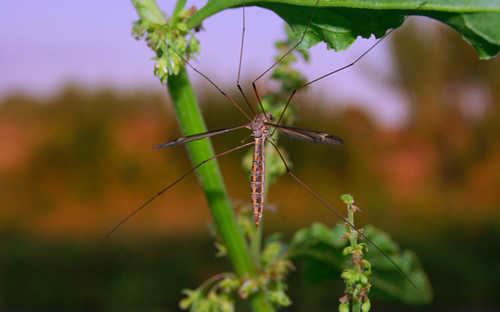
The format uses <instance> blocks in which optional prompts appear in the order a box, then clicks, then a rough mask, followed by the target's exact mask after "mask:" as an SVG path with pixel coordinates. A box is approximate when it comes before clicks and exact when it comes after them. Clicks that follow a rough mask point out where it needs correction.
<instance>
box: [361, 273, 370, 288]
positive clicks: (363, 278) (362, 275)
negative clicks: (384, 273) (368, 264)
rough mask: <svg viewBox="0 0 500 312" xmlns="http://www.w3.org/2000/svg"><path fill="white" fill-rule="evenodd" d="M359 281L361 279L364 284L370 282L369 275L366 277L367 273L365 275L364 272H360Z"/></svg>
mask: <svg viewBox="0 0 500 312" xmlns="http://www.w3.org/2000/svg"><path fill="white" fill-rule="evenodd" d="M359 281H360V282H361V284H363V285H366V284H368V278H367V277H366V275H364V274H363V273H361V274H360V278H359Z"/></svg>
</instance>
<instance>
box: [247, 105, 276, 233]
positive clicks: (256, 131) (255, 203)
mask: <svg viewBox="0 0 500 312" xmlns="http://www.w3.org/2000/svg"><path fill="white" fill-rule="evenodd" d="M266 119H270V120H272V115H271V114H268V116H266V115H265V114H259V115H257V116H256V117H255V119H254V120H253V121H252V122H251V123H250V124H249V128H250V129H251V130H252V131H253V133H252V135H253V137H254V145H255V148H254V152H253V158H252V171H251V175H250V192H251V194H250V196H251V198H252V208H253V218H254V222H255V226H259V222H260V219H261V218H262V209H263V206H264V183H265V177H266V175H265V172H264V170H265V167H266V162H265V158H264V145H265V143H266V139H267V138H268V137H269V136H270V135H271V132H270V131H269V126H268V125H266V124H265V121H266Z"/></svg>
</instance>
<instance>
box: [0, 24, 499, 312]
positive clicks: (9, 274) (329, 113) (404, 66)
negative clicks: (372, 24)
mask: <svg viewBox="0 0 500 312" xmlns="http://www.w3.org/2000/svg"><path fill="white" fill-rule="evenodd" d="M392 44H393V49H394V55H395V63H396V70H397V74H396V75H394V76H392V77H397V79H394V80H388V81H385V83H389V84H393V85H396V86H397V87H399V88H401V90H403V92H404V93H405V94H407V95H408V99H409V107H408V110H409V113H408V119H407V120H406V122H405V123H404V125H403V126H402V127H400V128H388V127H386V126H384V125H382V124H379V123H377V122H376V121H375V120H374V119H373V117H372V116H370V115H369V114H367V113H366V112H364V111H362V110H359V109H356V108H355V107H356V106H355V105H347V106H346V105H345V104H346V103H339V104H342V105H339V106H341V107H347V108H345V109H337V110H332V109H331V107H329V108H328V109H325V107H326V106H327V105H324V104H322V102H324V101H325V100H324V99H322V98H319V97H315V96H314V94H312V93H311V92H310V93H307V92H306V93H305V94H302V95H300V96H298V97H297V101H296V104H297V107H298V114H297V115H298V117H299V118H298V123H297V125H298V126H302V127H307V128H314V129H321V130H325V131H327V132H330V133H334V134H336V135H339V136H341V137H342V138H343V139H344V140H345V142H346V144H345V146H342V147H333V148H332V147H328V146H315V145H313V144H307V143H304V142H295V141H292V140H288V139H283V140H282V143H283V145H284V146H285V148H286V150H287V152H288V153H289V154H290V156H291V159H292V162H293V166H294V170H295V171H296V173H297V175H298V176H299V177H301V178H302V179H303V180H304V181H306V182H308V183H309V184H310V185H311V186H312V188H313V189H314V190H315V191H317V192H318V193H319V194H322V195H323V196H324V198H325V199H326V200H328V201H329V202H331V203H333V204H334V206H337V207H342V205H341V204H340V201H339V200H338V196H339V195H340V194H343V193H346V192H350V193H352V194H354V196H355V198H356V199H357V204H358V205H359V206H360V208H361V209H362V213H360V214H359V218H360V220H359V222H360V223H372V224H374V225H376V226H377V227H379V228H381V229H384V230H386V231H387V232H389V233H391V235H392V236H393V238H394V239H395V240H396V241H399V242H400V243H401V244H402V246H404V247H407V248H410V249H413V250H415V251H416V253H417V254H418V256H419V257H420V258H421V259H422V262H423V266H424V268H425V269H426V270H427V272H428V273H429V276H430V279H431V282H432V284H433V287H434V290H435V304H434V306H435V308H436V309H437V310H440V309H443V308H444V307H446V308H451V307H476V308H477V307H499V306H500V299H499V298H500V297H498V295H497V294H496V286H498V282H497V278H498V276H500V264H499V263H500V230H499V229H498V228H499V226H500V218H499V217H500V212H499V209H498V208H500V195H499V194H498V193H499V191H500V140H499V139H498V136H499V134H500V62H499V61H498V60H492V61H487V62H486V61H479V60H477V56H476V55H475V53H474V51H473V50H472V48H470V47H469V46H467V45H466V44H465V43H464V42H463V41H462V40H461V39H460V38H458V35H457V34H455V33H454V32H451V31H449V30H443V29H441V28H439V31H436V30H434V31H431V30H429V31H428V32H427V33H426V34H425V35H424V34H423V33H422V32H421V31H420V30H417V29H416V28H415V26H414V25H413V27H412V24H410V25H408V26H407V27H406V28H405V31H401V32H397V33H395V34H394V35H393V36H392ZM227 89H229V88H227ZM198 93H199V99H200V101H201V104H202V108H203V111H204V115H205V116H206V119H207V124H208V127H209V128H210V129H216V128H222V127H228V126H230V125H236V124H238V123H239V122H242V121H243V119H241V117H239V116H238V115H237V114H236V113H235V112H234V109H233V108H232V107H230V105H227V103H225V102H224V98H222V97H221V96H220V95H219V94H217V93H216V92H214V91H213V90H212V89H208V90H201V91H199V92H198ZM305 101H307V102H308V103H315V105H310V104H307V105H306V104H305ZM330 104H331V103H330ZM347 104H349V103H347ZM352 104H356V103H352ZM169 107H170V105H169V103H168V98H167V97H166V96H165V95H162V94H156V93H152V92H148V91H130V92H116V91H113V90H107V89H101V90H98V91H92V92H90V91H86V90H83V89H79V88H78V87H77V86H72V87H67V88H66V89H64V90H63V91H61V93H60V94H58V95H56V96H54V97H50V98H48V99H47V98H44V99H41V98H33V97H28V96H24V95H12V96H8V97H5V98H4V99H3V100H2V101H1V103H0V134H1V140H0V203H1V205H2V209H1V210H0V225H1V229H2V234H1V236H0V245H1V247H0V251H1V256H0V308H1V309H3V310H4V309H16V310H17V309H23V310H26V309H29V310H47V309H57V310H68V309H71V310H83V309H85V310H88V309H91V310H102V311H104V310H115V309H123V308H124V307H128V308H144V309H146V310H157V309H158V310H159V309H161V310H168V311H171V310H175V309H176V305H175V304H176V302H177V301H178V299H179V298H180V291H181V289H182V288H186V287H195V286H196V285H198V284H199V283H200V282H201V281H202V280H203V279H205V278H207V277H209V276H210V275H211V274H214V273H216V272H218V271H222V270H227V269H228V265H229V264H227V263H225V262H224V261H221V260H216V259H215V257H214V253H215V250H214V248H212V237H211V236H210V234H209V231H208V227H207V224H208V223H209V221H210V216H209V213H208V209H207V207H206V204H205V202H204V198H203V195H202V192H201V190H200V188H199V187H198V185H197V183H196V179H194V178H193V177H191V178H188V179H186V181H184V182H182V183H181V184H180V185H178V186H176V187H175V189H173V190H172V191H171V192H169V193H166V194H165V195H163V196H162V198H160V199H159V200H158V201H157V202H155V203H154V204H153V205H152V206H151V207H149V208H147V209H146V210H145V211H143V212H142V213H141V214H139V215H138V216H136V217H135V218H134V219H133V220H131V221H130V222H129V223H128V224H126V225H125V226H124V227H123V228H122V229H121V230H120V231H119V232H118V233H117V234H116V235H115V236H114V238H112V239H111V240H110V241H102V240H101V238H102V236H103V234H104V233H105V232H106V231H107V230H109V229H110V228H111V227H112V226H113V225H114V224H115V223H116V222H117V221H118V220H119V219H120V217H122V216H124V215H125V214H126V213H127V212H129V211H131V210H132V209H134V208H136V207H137V206H138V205H139V204H140V203H141V202H142V201H144V200H145V199H147V198H148V197H149V196H150V195H152V194H154V193H155V191H157V190H159V189H160V188H161V187H162V186H163V185H165V184H168V183H170V181H172V180H173V179H175V178H177V177H178V176H179V175H180V174H182V173H183V171H185V170H187V168H189V161H188V160H187V157H186V154H185V152H184V149H183V148H173V149H172V150H165V151H153V150H152V149H151V147H152V146H154V145H155V144H158V143H161V142H163V141H166V140H167V139H171V138H174V137H176V136H177V135H179V131H178V130H177V126H176V123H175V119H174V117H173V114H172V113H171V111H170V108H169ZM246 137H247V133H246V132H245V131H244V130H243V131H241V132H239V133H236V134H229V135H226V136H223V137H217V138H215V139H214V146H215V148H216V150H218V151H222V150H223V149H225V148H228V147H230V146H233V145H235V144H238V143H239V142H240V141H241V140H242V139H245V138H246ZM242 155H243V153H242V152H237V153H235V154H234V155H231V156H225V157H224V158H222V159H221V160H220V161H219V163H220V165H221V167H222V170H223V173H224V178H225V181H226V184H227V187H228V191H229V194H230V196H231V197H232V199H234V200H235V207H238V205H240V204H241V203H243V204H244V203H246V202H248V200H249V195H248V192H249V191H248V188H249V186H248V177H247V173H246V172H245V171H244V169H243V168H242V165H241V159H242ZM268 202H269V206H271V207H275V208H276V209H275V211H270V210H268V211H266V212H265V229H266V231H269V232H270V233H272V232H276V231H280V232H283V233H285V235H289V234H290V233H292V232H293V231H296V230H297V229H299V228H300V227H301V226H306V225H308V224H310V223H311V222H314V221H322V222H324V223H327V224H330V225H333V224H334V223H335V222H337V220H336V219H335V217H334V216H333V215H332V214H331V213H329V212H328V211H327V210H325V209H324V208H322V207H321V206H320V205H319V204H318V203H317V202H315V201H314V199H313V198H312V197H311V196H310V195H309V194H308V193H306V192H305V191H303V190H301V189H300V187H299V186H298V185H296V184H295V183H294V182H293V180H290V179H289V178H287V177H286V176H285V177H283V178H281V179H279V180H278V182H277V183H276V184H274V185H272V187H271V188H270V195H269V200H268ZM299 271H300V267H299ZM293 281H294V282H293V283H292V287H291V293H292V298H293V299H294V301H295V302H296V304H295V305H294V306H292V309H290V310H294V311H302V310H305V309H306V308H307V309H309V310H311V309H313V310H315V311H320V310H321V308H323V309H324V310H325V311H326V310H332V309H335V308H334V307H335V306H336V304H337V302H336V299H335V298H338V297H340V296H341V290H340V288H339V287H341V285H339V284H340V279H339V280H338V281H333V282H322V284H321V285H319V286H318V285H316V286H314V287H313V286H312V285H311V284H309V283H308V281H304V280H302V279H301V278H300V277H295V278H294V279H293ZM332 287H333V288H332ZM334 289H336V290H334ZM332 294H333V295H332ZM426 309H427V308H426Z"/></svg>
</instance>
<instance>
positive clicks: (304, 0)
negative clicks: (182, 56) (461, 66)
mask: <svg viewBox="0 0 500 312" xmlns="http://www.w3.org/2000/svg"><path fill="white" fill-rule="evenodd" d="M246 3H247V5H255V6H260V7H263V8H266V9H270V10H272V11H274V12H275V13H276V14H277V15H279V16H280V17H281V18H283V19H284V20H285V21H286V22H287V23H289V24H290V25H291V26H292V28H293V29H294V31H296V32H297V33H299V34H300V33H302V31H303V29H304V28H305V25H307V24H308V23H309V20H310V12H311V8H312V7H314V6H315V4H316V1H315V0H260V1H247V2H246ZM241 5H242V1H241V0H212V1H208V2H207V4H206V5H205V6H204V7H203V8H201V9H200V10H199V11H198V12H197V13H195V14H194V15H193V16H192V18H191V19H190V20H189V21H188V26H189V27H194V26H196V25H198V24H200V23H201V22H202V21H203V19H205V18H207V17H208V16H210V15H213V14H215V13H217V12H219V11H222V10H224V9H227V8H230V7H235V6H241ZM412 15H419V16H428V17H431V18H434V19H437V20H439V21H441V22H443V23H446V24H447V25H449V26H451V27H453V28H454V29H455V30H457V31H458V32H460V33H461V34H462V36H463V37H464V39H465V40H466V41H467V42H469V43H470V44H471V45H472V46H473V47H474V49H476V51H477V52H478V54H479V57H480V58H481V59H488V58H491V57H493V56H495V55H497V54H498V52H499V51H500V38H499V33H500V32H499V29H500V27H499V21H500V2H499V1H487V0H483V1H449V0H427V1H421V0H406V1H399V0H369V1H367V0H364V1H361V0H342V1H329V2H327V3H325V2H323V1H320V2H319V7H318V8H317V9H316V13H315V17H314V20H313V23H312V26H311V28H310V30H309V31H308V35H307V36H306V40H305V42H306V45H308V46H312V45H314V44H316V43H318V42H321V41H323V42H325V43H326V45H327V47H328V48H329V49H335V50H343V49H347V48H348V47H349V46H350V45H351V44H352V43H353V42H354V40H356V38H357V37H358V36H361V37H364V38H367V37H369V36H371V35H372V34H374V35H375V36H376V37H380V36H382V35H383V34H384V33H385V32H386V31H387V30H388V29H389V28H396V27H398V26H400V25H401V24H402V23H403V21H404V17H406V16H412Z"/></svg>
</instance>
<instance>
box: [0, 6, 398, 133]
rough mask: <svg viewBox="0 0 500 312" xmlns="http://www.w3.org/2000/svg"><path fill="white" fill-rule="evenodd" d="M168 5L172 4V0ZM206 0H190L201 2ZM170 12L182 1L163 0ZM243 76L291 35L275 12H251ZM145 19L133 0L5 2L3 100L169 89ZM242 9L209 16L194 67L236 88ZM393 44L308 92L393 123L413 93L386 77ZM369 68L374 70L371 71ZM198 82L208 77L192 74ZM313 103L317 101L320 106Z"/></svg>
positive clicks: (317, 63)
mask: <svg viewBox="0 0 500 312" xmlns="http://www.w3.org/2000/svg"><path fill="white" fill-rule="evenodd" d="M166 2H168V3H166ZM204 2H205V1H188V3H187V7H189V6H191V5H196V6H197V7H201V6H202V4H203V3H204ZM158 3H159V4H160V5H165V6H162V9H163V10H164V11H165V12H167V13H168V12H170V11H171V10H172V8H173V5H174V1H158ZM246 12H247V37H246V38H247V39H246V42H245V59H244V65H243V73H244V74H245V73H248V74H250V75H251V76H252V77H254V76H255V75H256V74H257V73H258V72H260V71H263V70H264V69H265V68H266V66H268V65H270V63H271V60H272V57H273V55H274V54H275V50H274V48H273V42H274V41H276V40H277V39H281V38H283V36H284V32H283V22H282V21H281V19H279V18H278V17H277V16H276V15H275V14H274V13H272V12H270V11H267V10H263V9H260V8H253V7H251V8H248V9H247V11H246ZM136 19H137V15H136V13H135V10H134V8H133V7H132V4H131V2H130V1H97V0H89V1H49V2H47V1H32V0H17V1H0V21H1V23H2V24H1V25H0V26H1V27H0V40H1V47H0V69H1V73H2V74H1V75H0V97H2V96H5V95H6V94H9V93H11V92H14V91H23V92H29V93H33V94H42V95H50V94H53V93H54V92H57V91H58V90H60V88H61V87H62V86H64V85H65V84H67V83H70V82H73V83H78V84H82V85H84V86H86V87H89V88H94V87H99V86H103V85H106V86H111V87H115V88H119V89H130V88H137V89H139V88H150V89H158V90H161V86H160V84H159V82H158V80H157V79H156V78H155V77H154V76H153V74H152V70H153V62H152V61H151V60H150V58H151V56H152V52H151V51H150V50H149V49H148V48H147V47H146V45H145V44H144V42H138V41H135V40H134V39H133V38H132V37H131V35H130V30H131V23H132V21H134V20H136ZM240 25H241V10H238V9H235V10H227V11H224V12H222V13H219V14H217V15H215V16H213V17H211V18H209V19H207V20H206V21H205V23H204V25H203V27H204V28H205V30H204V31H202V32H201V33H199V34H198V35H197V37H198V38H199V40H200V42H201V51H202V53H201V54H200V55H199V56H198V57H197V60H196V62H195V63H194V64H196V66H198V68H199V69H200V70H202V71H203V72H204V73H206V74H208V75H209V76H210V77H211V78H213V79H214V80H215V81H216V82H217V83H218V84H219V85H221V86H222V87H223V88H225V89H230V88H232V87H233V85H234V81H235V79H236V70H237V62H238V53H239V44H240V42H239V41H240V36H241V26H240ZM373 42H374V41H373V40H358V41H356V43H355V44H354V45H353V46H352V47H351V48H350V49H349V50H348V51H347V52H340V53H335V52H333V51H327V50H326V49H325V47H324V45H318V46H317V47H315V48H313V49H312V60H313V62H312V63H311V64H307V65H305V64H302V65H301V66H300V68H301V69H302V70H303V71H304V72H305V74H306V75H307V77H309V78H315V77H317V76H319V75H321V74H323V73H325V72H327V71H329V70H332V69H334V68H336V67H338V66H341V65H344V64H347V63H349V62H350V61H351V60H353V59H354V58H355V57H356V56H357V55H359V54H360V53H361V52H362V51H363V50H364V49H366V48H367V47H368V46H369V45H371V44H373ZM389 44H390V43H389V42H385V43H384V44H382V45H380V46H379V47H377V48H376V49H375V50H374V51H372V52H371V53H370V54H369V55H368V56H367V57H366V58H364V60H363V61H362V63H360V64H359V66H356V67H353V68H352V69H351V70H348V71H344V72H342V73H341V74H339V75H336V76H335V77H333V78H330V79H326V80H323V81H321V82H318V83H316V84H314V85H313V86H312V87H311V88H310V89H309V91H308V92H316V93H320V94H322V95H326V96H328V97H331V98H332V99H338V98H340V99H352V100H354V101H357V102H359V105H360V106H362V107H364V108H366V109H368V110H369V111H370V112H373V113H374V115H375V116H376V117H377V118H378V119H379V120H381V121H384V122H386V123H387V124H389V125H391V124H392V125H394V124H397V123H398V122H399V121H401V120H402V118H404V116H405V95H404V94H400V93H398V91H397V90H396V89H393V88H391V87H390V86H387V85H386V84H385V83H383V82H381V81H383V80H385V79H378V78H379V77H387V76H390V75H393V73H392V70H391V68H392V66H391V58H390V54H389ZM367 73H368V74H367ZM190 75H191V77H192V78H193V81H194V83H195V86H200V85H201V84H202V83H203V84H204V83H205V82H204V81H202V80H200V78H199V77H198V76H197V75H196V74H195V73H194V72H191V73H190ZM311 105H314V103H312V104H311Z"/></svg>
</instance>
